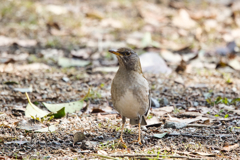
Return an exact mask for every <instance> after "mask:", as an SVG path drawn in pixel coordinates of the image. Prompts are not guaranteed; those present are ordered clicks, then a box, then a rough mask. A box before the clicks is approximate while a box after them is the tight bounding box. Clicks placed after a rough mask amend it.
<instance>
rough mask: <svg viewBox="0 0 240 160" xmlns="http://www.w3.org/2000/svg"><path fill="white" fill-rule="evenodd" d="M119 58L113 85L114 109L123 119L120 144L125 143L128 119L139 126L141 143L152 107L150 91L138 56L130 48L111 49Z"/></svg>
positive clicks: (139, 140) (139, 141)
mask: <svg viewBox="0 0 240 160" xmlns="http://www.w3.org/2000/svg"><path fill="white" fill-rule="evenodd" d="M109 52H110V53H113V54H115V55H116V56H117V59H118V62H119V68H118V71H117V73H116V74H115V76H114V78H113V80H112V84H111V99H112V103H113V107H114V108H115V109H116V110H117V111H118V112H119V114H120V115H121V117H122V129H121V136H120V142H122V143H124V144H125V142H124V140H123V137H122V135H123V130H124V125H125V122H126V118H130V124H131V125H136V124H138V127H139V128H138V140H137V142H138V143H139V144H140V145H142V142H141V125H147V122H146V120H145V117H146V116H147V114H148V111H149V108H150V106H151V101H150V89H149V83H148V81H147V79H146V78H145V77H144V75H143V72H142V67H141V63H140V59H139V56H138V54H137V53H136V52H135V51H134V50H132V49H130V48H119V49H110V50H109Z"/></svg>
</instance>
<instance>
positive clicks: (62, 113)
mask: <svg viewBox="0 0 240 160" xmlns="http://www.w3.org/2000/svg"><path fill="white" fill-rule="evenodd" d="M65 115H66V113H65V107H63V108H62V109H60V110H59V111H57V113H54V114H53V116H54V118H62V117H64V116H65Z"/></svg>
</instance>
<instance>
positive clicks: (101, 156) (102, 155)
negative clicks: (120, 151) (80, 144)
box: [93, 154, 117, 160]
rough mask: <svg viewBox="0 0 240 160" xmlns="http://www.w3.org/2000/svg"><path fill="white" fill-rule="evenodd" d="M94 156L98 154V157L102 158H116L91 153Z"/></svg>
mask: <svg viewBox="0 0 240 160" xmlns="http://www.w3.org/2000/svg"><path fill="white" fill-rule="evenodd" d="M93 155H94V156H98V157H102V158H107V159H116V160H117V158H113V157H109V156H105V155H101V154H93Z"/></svg>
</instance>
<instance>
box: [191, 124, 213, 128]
mask: <svg viewBox="0 0 240 160" xmlns="http://www.w3.org/2000/svg"><path fill="white" fill-rule="evenodd" d="M187 127H211V125H206V124H187Z"/></svg>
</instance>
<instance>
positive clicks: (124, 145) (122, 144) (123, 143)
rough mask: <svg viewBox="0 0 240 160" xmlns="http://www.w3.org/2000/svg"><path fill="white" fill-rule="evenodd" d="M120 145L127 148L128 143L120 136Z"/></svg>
mask: <svg viewBox="0 0 240 160" xmlns="http://www.w3.org/2000/svg"><path fill="white" fill-rule="evenodd" d="M118 146H119V147H120V148H125V149H126V148H127V145H126V143H125V142H124V141H123V138H122V137H120V139H119V141H118Z"/></svg>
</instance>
